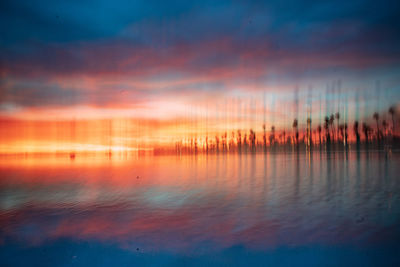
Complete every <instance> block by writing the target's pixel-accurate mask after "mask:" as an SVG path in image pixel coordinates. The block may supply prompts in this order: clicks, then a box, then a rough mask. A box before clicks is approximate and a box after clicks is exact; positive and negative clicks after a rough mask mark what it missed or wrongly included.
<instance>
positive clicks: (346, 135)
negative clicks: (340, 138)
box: [344, 123, 349, 145]
mask: <svg viewBox="0 0 400 267" xmlns="http://www.w3.org/2000/svg"><path fill="white" fill-rule="evenodd" d="M348 136H349V135H348V134H347V123H345V124H344V144H345V145H347V138H348Z"/></svg>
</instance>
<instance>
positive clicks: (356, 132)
mask: <svg viewBox="0 0 400 267" xmlns="http://www.w3.org/2000/svg"><path fill="white" fill-rule="evenodd" d="M353 130H354V134H355V136H356V141H357V144H358V143H360V133H359V131H358V121H355V122H354V125H353Z"/></svg>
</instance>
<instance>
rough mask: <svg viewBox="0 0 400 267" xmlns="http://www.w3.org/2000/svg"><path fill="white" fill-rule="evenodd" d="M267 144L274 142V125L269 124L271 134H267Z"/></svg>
mask: <svg viewBox="0 0 400 267" xmlns="http://www.w3.org/2000/svg"><path fill="white" fill-rule="evenodd" d="M269 144H270V146H272V145H274V144H275V126H273V125H272V126H271V134H270V135H269Z"/></svg>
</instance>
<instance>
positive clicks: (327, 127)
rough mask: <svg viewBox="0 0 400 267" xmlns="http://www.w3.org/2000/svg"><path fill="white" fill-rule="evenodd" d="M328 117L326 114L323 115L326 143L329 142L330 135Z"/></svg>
mask: <svg viewBox="0 0 400 267" xmlns="http://www.w3.org/2000/svg"><path fill="white" fill-rule="evenodd" d="M329 121H330V120H329V117H328V116H326V117H325V125H324V127H325V133H326V142H327V143H330V142H331V135H330V132H329Z"/></svg>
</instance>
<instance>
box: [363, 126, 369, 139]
mask: <svg viewBox="0 0 400 267" xmlns="http://www.w3.org/2000/svg"><path fill="white" fill-rule="evenodd" d="M362 131H363V132H364V136H365V142H366V143H368V141H369V138H368V133H369V126H368V125H367V124H366V123H365V122H363V124H362Z"/></svg>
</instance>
